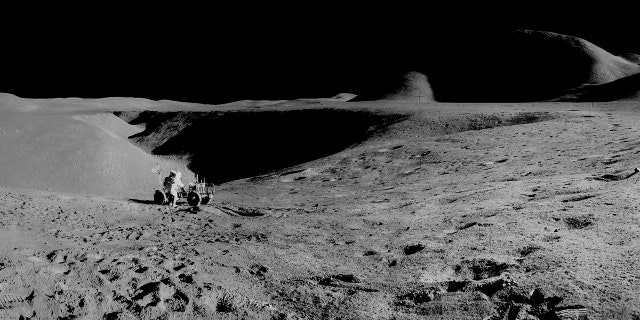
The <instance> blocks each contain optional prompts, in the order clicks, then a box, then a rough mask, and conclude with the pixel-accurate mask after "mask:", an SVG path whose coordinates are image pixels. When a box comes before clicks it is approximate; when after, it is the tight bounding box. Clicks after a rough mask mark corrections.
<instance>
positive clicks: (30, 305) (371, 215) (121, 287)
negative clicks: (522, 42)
mask: <svg viewBox="0 0 640 320" xmlns="http://www.w3.org/2000/svg"><path fill="white" fill-rule="evenodd" d="M363 104H366V103H363ZM375 107H376V108H382V109H385V110H390V111H392V112H397V111H398V110H402V112H404V113H406V114H408V115H409V116H408V118H406V119H405V120H403V121H400V122H397V123H395V124H393V125H391V126H390V127H388V128H387V129H386V130H384V131H380V132H378V133H377V134H376V135H374V136H372V137H370V138H369V139H368V140H366V141H363V142H361V143H359V144H357V145H355V146H353V147H351V148H348V149H346V150H343V151H341V152H339V153H336V154H333V155H330V156H327V157H324V158H322V159H317V160H314V161H311V162H306V163H303V164H300V165H297V166H293V167H291V168H288V169H285V170H280V171H277V172H274V173H270V174H265V175H261V176H256V177H253V178H248V179H243V180H236V181H232V182H228V183H224V184H223V185H221V186H219V187H218V190H217V192H216V193H215V196H214V201H213V203H212V204H209V205H205V206H201V208H200V209H201V210H200V211H193V210H191V208H190V207H188V206H187V205H186V204H185V203H183V202H182V203H179V206H178V207H177V208H170V207H166V206H157V205H154V204H151V203H150V200H151V195H152V193H151V192H150V193H149V198H148V199H139V198H132V199H128V198H118V197H105V196H100V197H98V196H90V195H81V194H67V193H55V192H47V191H38V190H32V189H23V188H16V187H0V243H2V244H3V245H2V246H1V247H0V318H3V317H4V318H8V319H18V318H20V317H22V318H24V319H424V318H427V319H554V318H558V317H563V315H564V316H566V314H574V315H575V314H586V315H587V316H588V318H589V319H637V318H640V307H638V306H640V298H639V296H638V292H639V291H640V277H639V276H638V274H640V273H639V272H638V271H640V269H639V267H638V266H639V265H640V264H639V262H640V261H639V260H640V249H639V248H640V247H639V246H638V244H639V241H640V240H639V236H640V231H639V229H638V227H637V224H638V205H639V204H640V196H638V190H639V188H640V186H639V185H638V184H637V183H636V182H637V179H638V178H639V177H640V175H635V174H634V173H635V171H634V168H635V167H638V166H639V165H638V163H639V160H640V155H639V153H640V139H639V138H640V132H639V131H638V128H637V123H638V120H640V112H639V111H637V110H636V105H635V104H632V103H628V104H616V103H611V104H597V105H595V106H592V105H591V104H570V103H548V104H538V103H536V104H477V105H465V104H460V105H458V104H423V105H418V104H411V105H408V104H407V105H403V104H402V103H397V102H394V103H391V102H389V103H388V104H385V103H378V104H377V105H376V106H375ZM265 156H268V155H265Z"/></svg>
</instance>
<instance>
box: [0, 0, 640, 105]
mask: <svg viewBox="0 0 640 320" xmlns="http://www.w3.org/2000/svg"><path fill="white" fill-rule="evenodd" d="M466 9H467V10H459V8H456V6H455V4H454V5H453V6H452V7H450V8H447V9H446V10H445V9H440V8H435V7H433V6H432V7H431V8H429V7H427V8H425V7H424V6H418V5H416V6H411V5H408V4H407V5H403V6H394V7H390V6H388V5H387V6H385V5H379V6H377V7H374V8H372V7H371V5H369V7H365V6H364V5H363V6H362V7H359V6H356V5H352V6H349V7H346V6H344V5H338V4H336V5H333V6H332V5H330V4H326V3H318V4H316V5H305V6H304V7H296V6H293V7H292V6H291V5H288V6H284V5H282V6H280V7H277V6H273V5H270V6H265V5H262V6H260V7H259V6H255V5H254V4H250V3H240V4H238V5H235V6H234V7H231V6H218V7H202V8H198V7H191V8H184V7H183V8H179V9H177V8H174V7H169V6H168V7H164V8H157V7H152V8H135V9H134V8H92V9H89V10H83V11H82V12H80V13H77V12H76V11H69V12H67V13H66V14H63V15H59V14H53V13H47V12H46V10H45V12H42V13H39V14H38V15H34V14H33V13H32V12H28V11H27V12H28V13H27V14H25V13H24V12H15V13H13V14H11V13H9V14H7V15H8V16H12V19H11V21H10V22H7V21H5V22H3V26H2V31H1V32H2V34H1V35H2V39H3V47H2V51H1V57H2V63H3V66H2V69H3V70H2V75H1V76H0V92H8V93H12V94H16V95H18V96H21V97H33V98H37V97H73V96H75V97H107V96H131V97H145V98H150V99H171V100H179V101H191V102H201V103H222V102H229V101H234V100H241V99H292V98H301V97H328V96H332V95H334V94H337V93H339V92H353V93H357V92H358V91H359V90H362V88H365V87H368V86H372V85H375V82H376V81H378V80H379V79H381V78H384V77H386V76H389V75H393V74H397V73H399V72H403V71H409V70H412V69H416V68H422V69H429V68H443V65H444V66H446V64H448V63H451V61H460V60H463V61H473V57H474V56H478V57H482V56H483V55H486V54H487V52H489V51H490V50H491V47H492V46H494V45H499V43H498V42H499V41H500V35H501V34H504V33H505V32H510V31H511V30H513V29H520V28H525V29H538V30H546V31H555V32H559V33H565V34H570V35H576V36H580V37H583V38H585V39H587V40H589V41H591V42H594V43H595V44H597V45H599V46H601V47H603V48H605V49H607V50H609V51H611V52H614V53H621V52H626V51H635V52H638V53H640V47H639V46H638V43H637V42H636V43H633V41H635V35H636V32H635V28H632V27H630V25H629V24H627V23H626V22H625V21H627V20H625V19H624V18H619V17H617V16H616V17H614V19H612V18H610V19H603V18H602V16H603V14H602V13H601V12H600V13H598V10H595V11H591V12H590V13H581V12H579V11H576V10H573V11H572V10H569V11H566V10H563V11H561V10H558V8H554V7H549V8H547V7H536V5H535V4H534V3H531V4H530V5H529V6H521V7H518V8H509V7H507V8H504V7H503V8H497V7H496V8H487V7H482V8H470V7H467V8H466ZM567 12H569V13H567ZM631 22H632V21H631ZM474 63H481V61H480V62H478V61H475V62H474Z"/></svg>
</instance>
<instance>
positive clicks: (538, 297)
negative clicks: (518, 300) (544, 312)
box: [529, 288, 544, 306]
mask: <svg viewBox="0 0 640 320" xmlns="http://www.w3.org/2000/svg"><path fill="white" fill-rule="evenodd" d="M543 302H544V291H543V290H542V289H540V288H535V289H534V290H533V291H531V296H530V297H529V303H530V304H531V305H534V306H535V305H539V304H542V303H543Z"/></svg>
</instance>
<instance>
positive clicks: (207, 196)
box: [200, 195, 211, 204]
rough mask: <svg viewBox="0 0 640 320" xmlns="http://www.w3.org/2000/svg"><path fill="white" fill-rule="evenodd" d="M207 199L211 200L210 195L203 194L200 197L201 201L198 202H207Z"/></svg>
mask: <svg viewBox="0 0 640 320" xmlns="http://www.w3.org/2000/svg"><path fill="white" fill-rule="evenodd" d="M209 201H211V197H210V196H209V195H205V196H203V197H202V202H200V203H202V204H207V203H209Z"/></svg>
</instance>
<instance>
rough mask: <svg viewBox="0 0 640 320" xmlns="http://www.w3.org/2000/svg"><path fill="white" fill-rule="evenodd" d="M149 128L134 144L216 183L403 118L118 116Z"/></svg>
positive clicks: (332, 148)
mask: <svg viewBox="0 0 640 320" xmlns="http://www.w3.org/2000/svg"><path fill="white" fill-rule="evenodd" d="M116 115H118V116H120V117H121V118H123V119H125V120H127V121H128V122H129V123H132V124H145V125H146V129H145V130H144V131H143V132H141V133H138V134H136V135H134V136H132V137H130V138H131V139H132V140H134V141H135V142H137V143H138V144H140V145H141V147H143V148H144V149H147V150H150V151H151V152H152V153H153V154H156V155H161V156H176V155H177V156H181V157H185V158H186V159H187V160H188V162H189V165H188V168H189V169H190V170H192V171H193V172H194V173H197V174H198V175H199V176H201V177H205V178H206V180H207V181H208V182H213V183H216V184H220V183H224V182H227V181H231V180H236V179H241V178H247V177H252V176H256V175H262V174H266V173H270V172H273V171H277V170H281V169H285V168H288V167H291V166H294V165H297V164H300V163H304V162H308V161H311V160H315V159H319V158H322V157H325V156H328V155H331V154H334V153H337V152H340V151H341V150H344V149H346V148H349V147H350V146H353V145H355V144H357V143H359V142H361V141H363V140H365V139H367V138H368V137H370V136H371V135H373V134H375V133H377V132H379V131H380V130H383V129H384V128H386V127H388V126H389V125H391V124H393V123H396V122H398V121H401V120H402V119H404V118H405V116H404V115H398V114H384V113H375V112H371V111H365V110H338V109H316V110H287V111H233V112H169V113H161V112H152V111H144V112H141V113H139V114H137V115H132V114H131V113H127V114H124V113H116Z"/></svg>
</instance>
